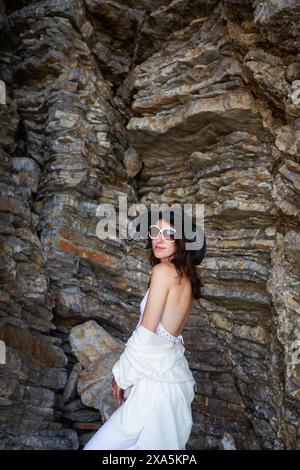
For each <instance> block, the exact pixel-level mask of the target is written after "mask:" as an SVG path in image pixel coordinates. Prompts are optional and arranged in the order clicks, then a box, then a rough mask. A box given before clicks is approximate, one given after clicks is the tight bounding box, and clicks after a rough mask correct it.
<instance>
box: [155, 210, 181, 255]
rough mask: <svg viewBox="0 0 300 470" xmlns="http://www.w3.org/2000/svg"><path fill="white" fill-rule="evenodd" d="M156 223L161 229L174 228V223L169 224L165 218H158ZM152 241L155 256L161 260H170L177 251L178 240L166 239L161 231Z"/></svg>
mask: <svg viewBox="0 0 300 470" xmlns="http://www.w3.org/2000/svg"><path fill="white" fill-rule="evenodd" d="M154 225H157V226H158V227H160V228H161V229H164V228H174V226H173V225H172V224H169V223H168V222H166V221H165V220H164V219H157V220H156V222H155V224H154ZM151 242H152V249H153V253H154V256H155V257H156V258H159V259H160V261H161V262H169V261H170V259H171V256H172V255H173V254H174V253H175V251H176V241H174V242H172V241H169V240H165V239H164V237H163V234H162V233H160V234H159V235H158V237H157V238H156V239H152V240H151Z"/></svg>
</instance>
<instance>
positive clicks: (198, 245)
mask: <svg viewBox="0 0 300 470" xmlns="http://www.w3.org/2000/svg"><path fill="white" fill-rule="evenodd" d="M144 216H145V219H146V227H147V237H148V244H147V248H150V246H151V238H150V237H149V229H150V226H151V225H153V224H155V222H156V220H157V219H164V220H166V221H167V222H168V223H170V224H172V225H173V226H174V227H175V228H176V230H177V231H178V232H179V234H180V238H181V237H182V236H184V238H185V240H186V241H187V242H188V243H193V244H195V248H188V247H187V250H189V251H191V253H192V261H193V264H195V265H199V264H201V263H202V261H203V259H204V257H205V253H206V236H205V233H204V230H203V229H202V228H201V227H200V226H199V225H197V224H196V223H195V221H194V220H193V218H192V217H191V216H190V215H189V214H188V213H187V212H186V211H184V210H183V209H182V208H181V207H178V206H176V207H174V206H173V207H170V208H167V209H163V210H159V209H154V210H153V209H148V210H147V212H146V214H144ZM193 234H194V235H193ZM175 238H176V235H175Z"/></svg>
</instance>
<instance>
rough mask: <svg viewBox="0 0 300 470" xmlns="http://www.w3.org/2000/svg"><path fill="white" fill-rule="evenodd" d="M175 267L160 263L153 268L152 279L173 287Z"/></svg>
mask: <svg viewBox="0 0 300 470" xmlns="http://www.w3.org/2000/svg"><path fill="white" fill-rule="evenodd" d="M174 271H175V270H174V267H173V266H171V265H168V264H166V263H158V264H156V265H155V266H153V268H152V273H151V279H153V280H155V281H158V282H161V283H164V284H167V285H169V286H170V285H171V284H172V281H173V275H174Z"/></svg>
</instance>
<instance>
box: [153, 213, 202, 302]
mask: <svg viewBox="0 0 300 470" xmlns="http://www.w3.org/2000/svg"><path fill="white" fill-rule="evenodd" d="M157 218H158V219H160V220H161V219H163V217H162V214H161V213H160V214H159V215H158V217H157ZM170 225H171V226H174V219H173V220H172V213H171V216H170ZM181 233H182V238H175V244H176V250H175V253H174V254H173V255H172V258H171V260H170V262H171V263H173V264H174V266H175V268H176V271H177V274H178V275H179V277H180V278H182V277H183V274H184V273H186V274H187V276H188V278H189V279H190V281H191V284H192V296H193V298H194V299H200V297H201V287H203V284H202V281H201V278H200V276H199V275H198V272H197V270H196V266H195V264H194V263H193V261H192V255H191V251H190V250H186V249H185V243H186V242H187V241H188V240H187V239H186V238H185V236H184V231H183V230H182V232H181ZM146 248H147V249H150V254H149V262H150V264H151V266H155V265H156V264H159V263H160V262H161V261H160V259H159V258H156V256H155V255H154V252H153V248H152V240H151V238H150V237H149V233H148V243H147V246H146ZM149 284H150V281H149Z"/></svg>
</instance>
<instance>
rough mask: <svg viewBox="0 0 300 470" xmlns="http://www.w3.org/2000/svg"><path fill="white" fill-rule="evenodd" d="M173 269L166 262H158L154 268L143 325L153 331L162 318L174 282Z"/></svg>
mask: <svg viewBox="0 0 300 470" xmlns="http://www.w3.org/2000/svg"><path fill="white" fill-rule="evenodd" d="M173 272H174V271H173V269H172V268H171V267H170V266H168V265H167V264H165V263H159V264H156V265H155V266H154V267H153V268H152V276H151V282H150V287H149V294H148V299H147V303H146V305H145V309H144V313H143V318H142V321H141V325H143V326H144V328H147V329H148V330H151V331H153V332H155V331H156V327H157V325H158V323H159V322H160V320H161V317H162V313H163V311H164V308H165V305H166V301H167V297H168V294H169V290H170V287H171V283H172V277H171V276H172V275H173Z"/></svg>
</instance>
